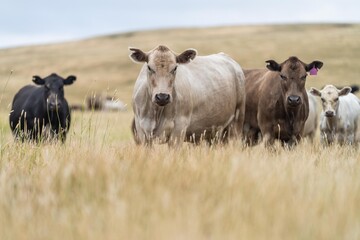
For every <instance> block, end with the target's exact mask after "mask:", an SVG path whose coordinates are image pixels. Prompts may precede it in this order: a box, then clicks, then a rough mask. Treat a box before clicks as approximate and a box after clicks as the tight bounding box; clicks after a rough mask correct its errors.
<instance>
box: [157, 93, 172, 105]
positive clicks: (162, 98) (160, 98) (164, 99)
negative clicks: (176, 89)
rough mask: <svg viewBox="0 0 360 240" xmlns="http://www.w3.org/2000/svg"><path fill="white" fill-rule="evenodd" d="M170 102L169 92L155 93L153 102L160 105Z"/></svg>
mask: <svg viewBox="0 0 360 240" xmlns="http://www.w3.org/2000/svg"><path fill="white" fill-rule="evenodd" d="M169 102H170V94H166V93H158V94H156V95H155V103H156V104H157V105H159V106H161V107H163V106H165V105H166V104H168V103H169Z"/></svg>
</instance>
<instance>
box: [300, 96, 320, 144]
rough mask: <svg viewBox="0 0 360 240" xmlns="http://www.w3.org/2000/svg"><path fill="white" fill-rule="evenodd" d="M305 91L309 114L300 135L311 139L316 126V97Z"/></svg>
mask: <svg viewBox="0 0 360 240" xmlns="http://www.w3.org/2000/svg"><path fill="white" fill-rule="evenodd" d="M306 93H307V95H308V98H309V116H308V118H307V119H306V122H305V126H304V132H303V135H302V136H303V137H309V138H310V139H311V140H313V139H314V136H315V134H316V129H317V127H318V108H317V103H316V98H315V97H314V96H313V95H312V94H311V93H310V91H306Z"/></svg>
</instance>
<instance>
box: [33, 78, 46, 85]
mask: <svg viewBox="0 0 360 240" xmlns="http://www.w3.org/2000/svg"><path fill="white" fill-rule="evenodd" d="M32 81H33V82H34V83H35V84H37V85H44V84H45V81H44V79H42V78H41V77H39V76H33V79H32Z"/></svg>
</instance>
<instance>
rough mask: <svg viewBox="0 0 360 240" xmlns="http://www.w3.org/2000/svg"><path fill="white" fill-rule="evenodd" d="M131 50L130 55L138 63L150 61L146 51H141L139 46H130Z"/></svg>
mask: <svg viewBox="0 0 360 240" xmlns="http://www.w3.org/2000/svg"><path fill="white" fill-rule="evenodd" d="M129 50H130V51H131V52H132V53H131V54H130V55H129V57H130V58H131V59H132V60H133V61H134V62H136V63H143V62H147V61H148V56H147V54H146V53H144V52H143V51H141V50H140V49H138V48H132V47H130V48H129Z"/></svg>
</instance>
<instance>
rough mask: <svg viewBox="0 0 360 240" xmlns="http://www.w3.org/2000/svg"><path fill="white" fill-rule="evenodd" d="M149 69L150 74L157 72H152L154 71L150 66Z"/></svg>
mask: <svg viewBox="0 0 360 240" xmlns="http://www.w3.org/2000/svg"><path fill="white" fill-rule="evenodd" d="M147 67H148V70H149V72H150V73H155V71H154V70H152V69H151V67H150V66H149V65H148V66H147Z"/></svg>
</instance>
